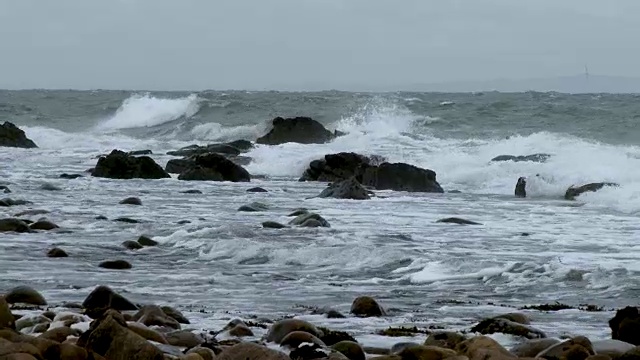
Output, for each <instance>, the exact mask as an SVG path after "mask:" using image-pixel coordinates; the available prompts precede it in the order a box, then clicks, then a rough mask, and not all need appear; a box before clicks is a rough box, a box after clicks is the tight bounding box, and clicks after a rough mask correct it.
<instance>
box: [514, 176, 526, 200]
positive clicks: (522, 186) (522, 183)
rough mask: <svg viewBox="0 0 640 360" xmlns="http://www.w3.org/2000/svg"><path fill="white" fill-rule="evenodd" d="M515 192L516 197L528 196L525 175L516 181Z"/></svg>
mask: <svg viewBox="0 0 640 360" xmlns="http://www.w3.org/2000/svg"><path fill="white" fill-rule="evenodd" d="M514 194H515V195H516V197H520V198H526V197H527V179H526V178H525V177H523V176H521V177H519V178H518V182H516V189H515V190H514Z"/></svg>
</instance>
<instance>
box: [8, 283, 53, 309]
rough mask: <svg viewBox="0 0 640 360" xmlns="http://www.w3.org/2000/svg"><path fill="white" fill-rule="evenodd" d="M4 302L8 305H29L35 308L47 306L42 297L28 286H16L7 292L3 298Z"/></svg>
mask: <svg viewBox="0 0 640 360" xmlns="http://www.w3.org/2000/svg"><path fill="white" fill-rule="evenodd" d="M4 298H5V300H6V301H7V302H8V303H9V304H17V303H23V304H31V305H37V306H44V305H47V301H46V300H45V299H44V297H43V296H42V295H41V294H40V293H39V292H37V291H36V290H35V289H33V288H30V287H28V286H16V287H14V288H13V289H11V290H9V292H7V293H6V294H5V296H4Z"/></svg>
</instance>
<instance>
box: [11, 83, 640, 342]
mask: <svg viewBox="0 0 640 360" xmlns="http://www.w3.org/2000/svg"><path fill="white" fill-rule="evenodd" d="M275 116H285V117H286V116H310V117H313V118H314V119H317V120H318V121H320V122H322V123H324V124H325V126H327V128H329V129H331V130H335V129H337V130H341V131H343V132H346V133H347V135H345V136H343V137H340V138H337V139H336V140H334V141H333V142H330V143H327V144H319V145H302V144H283V145H279V146H261V145H258V146H256V148H255V149H253V150H251V151H249V152H248V153H247V154H246V155H248V156H250V157H251V158H252V159H253V160H252V162H251V163H250V164H249V165H248V166H247V167H246V168H247V170H248V171H249V172H251V173H252V174H253V175H263V176H264V178H262V177H261V178H260V179H257V180H252V182H251V183H243V184H234V183H216V182H183V181H178V180H177V179H176V178H175V177H174V178H171V179H163V180H109V179H99V178H92V177H90V176H85V177H82V178H79V179H74V180H65V179H60V178H59V175H60V174H61V173H84V171H85V170H86V169H88V168H90V167H92V166H94V165H95V163H96V161H97V160H96V156H98V155H100V154H104V153H108V152H110V151H111V150H112V149H121V150H139V149H150V150H152V151H153V153H154V155H152V157H153V158H154V159H155V160H156V161H157V162H158V163H159V164H160V165H162V166H164V165H165V164H166V162H167V161H168V160H169V159H171V158H173V157H171V156H167V155H164V154H165V153H166V152H167V151H170V150H175V149H177V148H179V147H182V146H186V145H190V144H194V143H195V144H206V143H215V142H222V141H230V140H237V139H248V140H255V139H256V138H257V137H259V136H261V135H263V134H264V133H266V132H267V131H268V129H269V121H270V120H271V119H272V118H273V117H275ZM0 121H12V122H14V123H15V124H17V125H18V126H20V127H21V128H22V129H24V130H25V132H26V133H27V136H28V137H30V138H31V139H33V140H34V141H35V142H36V144H38V146H39V148H38V149H29V150H25V149H10V148H0V182H2V183H3V184H7V185H8V186H9V187H10V188H11V190H12V191H13V192H12V193H11V194H8V195H7V196H10V197H12V198H14V199H25V200H29V201H32V202H33V205H28V206H16V207H10V208H0V217H9V216H12V215H13V214H15V213H18V212H20V211H23V210H26V209H45V210H48V211H50V213H49V214H46V215H36V216H32V217H31V219H33V220H36V219H38V218H40V217H43V216H44V217H47V218H48V219H50V220H51V221H53V222H55V223H57V224H58V225H60V226H61V228H62V229H61V230H62V231H57V232H55V231H54V232H42V233H34V234H9V233H2V234H0V274H2V276H0V292H3V291H5V290H7V289H9V288H11V287H13V286H16V285H20V284H26V285H30V286H32V287H34V288H36V289H38V290H40V291H41V292H42V293H43V294H44V295H45V297H46V298H47V299H48V300H49V302H50V303H53V304H56V303H61V302H64V301H82V299H84V297H86V295H87V294H88V293H89V292H90V291H91V290H92V289H93V288H94V287H95V286H97V285H108V286H111V287H112V288H114V289H116V290H117V291H120V292H121V293H122V294H123V295H125V296H126V297H128V298H130V299H131V300H133V301H138V302H153V303H158V304H170V305H173V306H176V307H177V308H179V309H181V310H183V311H184V312H186V313H187V316H188V317H189V318H191V319H192V321H193V322H194V324H193V327H194V328H195V329H207V330H216V329H219V328H221V327H222V326H224V325H225V324H226V323H227V321H228V320H229V319H232V318H235V317H241V318H245V319H250V318H267V319H276V318H279V317H282V316H290V315H295V316H299V317H302V318H305V319H309V320H311V321H312V322H314V323H316V324H320V325H325V326H328V327H331V328H334V329H340V330H346V331H349V332H350V333H352V334H354V335H355V336H356V338H358V339H359V340H360V341H362V342H364V344H365V345H372V346H390V345H392V344H394V343H396V342H399V341H407V340H409V341H416V342H420V341H421V340H422V339H423V338H424V336H422V337H421V336H416V337H415V338H385V337H382V336H379V335H376V334H375V333H376V332H377V331H378V330H381V329H384V328H386V327H389V326H404V325H411V326H413V325H416V326H418V327H429V326H435V327H440V328H446V329H454V330H463V329H468V328H469V327H470V326H472V325H473V324H474V323H475V322H477V321H478V320H479V319H481V318H483V317H486V316H492V315H497V314H501V313H506V312H512V311H521V310H518V308H520V307H522V306H525V305H534V304H543V303H554V302H556V301H558V302H562V303H566V304H569V305H572V306H578V305H580V304H593V305H597V306H602V307H604V308H605V309H607V310H608V309H613V308H618V307H623V306H627V305H638V298H639V295H640V278H639V277H638V275H639V272H640V265H639V264H640V263H639V262H638V260H640V221H639V220H640V126H638V122H640V96H637V95H606V94H589V95H566V94H557V93H518V94H501V93H477V94H435V93H431V94H423V93H385V94H368V93H344V92H333V91H332V92H321V93H280V92H226V93H225V92H201V93H169V92H167V93H144V92H138V93H136V92H129V91H19V92H15V91H0ZM340 151H354V152H359V153H363V154H378V155H383V156H385V157H386V158H387V159H388V160H389V161H392V162H400V161H402V162H407V163H410V164H414V165H417V166H421V167H425V168H429V169H432V170H434V171H436V173H437V178H438V181H439V182H440V184H441V185H442V186H443V188H444V189H445V190H446V191H451V190H458V191H459V193H458V192H455V193H449V192H446V193H444V194H420V193H402V192H392V191H379V192H377V194H378V197H376V198H374V199H372V200H369V201H350V200H335V199H308V198H309V197H311V196H314V195H316V194H318V193H319V192H320V191H321V190H322V189H323V188H324V186H325V185H326V184H323V183H299V182H297V181H296V180H297V178H298V177H299V176H300V175H301V174H302V172H303V171H304V169H305V167H306V166H307V165H308V163H309V162H310V161H311V160H314V159H317V158H319V157H321V156H323V155H325V154H327V153H335V152H340ZM533 153H549V154H552V157H551V158H550V159H549V160H548V161H547V162H545V163H527V162H518V163H514V162H500V163H495V162H494V163H492V162H490V161H489V160H490V159H491V158H493V157H495V156H497V155H502V154H511V155H527V154H533ZM520 176H527V177H528V179H529V181H528V195H529V196H528V197H527V198H526V199H519V198H515V197H514V196H513V191H514V186H515V183H516V180H517V178H518V177H520ZM600 181H610V182H616V183H619V184H620V185H621V186H620V187H617V188H606V189H603V190H601V191H599V192H597V193H589V194H585V195H583V196H580V197H579V198H578V200H577V201H566V200H563V198H562V196H563V194H564V191H565V190H566V189H567V187H569V186H570V185H573V184H583V183H587V182H600ZM43 183H51V184H54V185H56V186H58V187H60V188H61V190H60V191H44V190H40V189H39V187H40V186H41V185H42V184H43ZM254 186H261V187H264V188H266V189H268V190H269V192H268V193H247V192H246V189H248V188H249V187H254ZM188 189H199V190H201V191H202V192H203V194H202V195H189V194H183V193H181V191H184V190H188ZM129 196H137V197H139V198H141V200H142V202H143V206H127V205H119V204H118V202H119V201H120V200H122V199H124V198H126V197H129ZM253 201H259V202H263V203H265V204H267V205H269V207H270V209H269V210H268V211H265V212H259V213H242V212H237V208H238V207H239V206H241V205H244V204H247V203H250V202H253ZM299 207H306V208H308V209H310V210H313V211H315V212H318V213H319V214H321V215H322V216H323V217H325V218H326V219H327V220H328V221H329V222H330V223H331V228H326V229H325V228H323V229H282V230H271V229H263V228H262V227H261V225H260V224H261V223H262V222H263V221H267V220H274V221H279V222H287V221H288V220H289V218H288V217H287V214H288V213H289V212H291V211H292V210H293V209H295V208H299ZM99 215H103V216H106V217H107V218H109V219H113V218H116V217H122V216H127V217H132V218H135V219H138V220H141V222H140V223H139V224H123V223H118V222H113V221H104V220H96V219H95V218H96V217H97V216H99ZM450 216H457V217H463V218H466V219H469V220H473V221H477V222H480V223H482V225H480V226H459V225H452V224H442V223H436V221H437V220H438V219H440V218H444V217H450ZM182 220H189V221H190V222H189V223H186V224H178V222H180V221H182ZM523 233H527V234H528V236H524V235H523ZM141 234H148V235H150V236H152V237H153V238H154V239H155V240H157V241H159V242H160V246H158V247H155V248H145V249H143V250H139V251H136V252H131V251H127V250H125V249H123V248H122V246H121V243H122V242H123V241H125V240H135V239H137V237H138V236H139V235H141ZM52 246H59V247H61V248H63V249H65V250H66V251H67V252H68V253H69V254H70V257H68V258H64V259H49V258H47V257H45V254H46V251H47V250H48V249H49V248H51V247H52ZM110 259H124V260H127V261H129V262H131V263H132V264H133V269H132V270H127V271H114V270H104V269H101V268H98V267H97V265H98V263H100V262H101V261H103V260H110ZM359 295H370V296H373V297H375V298H376V299H378V300H379V302H380V303H381V304H382V305H383V306H384V307H385V308H386V309H388V310H389V313H390V315H389V316H388V317H383V318H377V319H371V318H369V319H359V318H353V317H348V318H346V319H326V318H325V317H324V316H322V315H316V314H311V313H310V311H309V308H310V307H331V308H333V309H336V310H338V311H340V312H342V313H345V314H347V313H348V312H349V308H350V304H351V301H352V300H353V299H354V298H355V297H356V296H359ZM524 312H526V313H527V314H529V315H530V316H531V317H532V319H533V326H534V327H537V328H539V329H542V330H543V331H546V332H547V333H548V335H550V336H558V337H559V336H565V335H587V336H590V337H591V338H592V339H600V338H607V337H609V336H610V332H609V329H608V326H607V320H608V319H609V318H610V317H611V316H612V315H613V313H612V312H611V311H602V312H586V311H579V310H565V311H560V312H549V313H543V312H536V311H528V310H527V311H524ZM258 335H259V334H258ZM496 338H497V339H498V340H499V341H501V342H503V343H505V344H508V343H512V342H513V341H515V339H512V338H509V337H508V336H496Z"/></svg>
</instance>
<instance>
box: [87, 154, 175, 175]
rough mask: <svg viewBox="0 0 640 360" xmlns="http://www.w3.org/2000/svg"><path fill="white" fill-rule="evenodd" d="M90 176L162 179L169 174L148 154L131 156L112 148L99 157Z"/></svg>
mask: <svg viewBox="0 0 640 360" xmlns="http://www.w3.org/2000/svg"><path fill="white" fill-rule="evenodd" d="M91 175H92V176H95V177H103V178H111V179H137V178H139V179H163V178H169V177H170V176H169V174H168V173H167V172H166V171H164V170H163V169H162V168H161V167H160V165H158V164H156V162H155V161H153V159H151V158H150V157H148V156H139V157H136V156H131V155H128V154H127V153H125V152H123V151H120V150H113V151H112V152H111V153H110V154H109V155H107V156H104V157H101V158H100V159H99V160H98V163H97V164H96V167H95V168H94V170H93V172H92V173H91Z"/></svg>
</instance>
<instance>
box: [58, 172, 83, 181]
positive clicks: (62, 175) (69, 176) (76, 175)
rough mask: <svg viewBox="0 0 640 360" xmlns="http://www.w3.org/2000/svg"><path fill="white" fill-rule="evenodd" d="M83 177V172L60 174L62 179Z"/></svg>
mask: <svg viewBox="0 0 640 360" xmlns="http://www.w3.org/2000/svg"><path fill="white" fill-rule="evenodd" d="M81 177H83V176H82V175H81V174H67V173H64V174H61V175H60V179H70V180H73V179H77V178H81Z"/></svg>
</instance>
